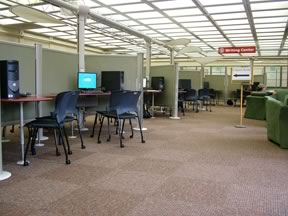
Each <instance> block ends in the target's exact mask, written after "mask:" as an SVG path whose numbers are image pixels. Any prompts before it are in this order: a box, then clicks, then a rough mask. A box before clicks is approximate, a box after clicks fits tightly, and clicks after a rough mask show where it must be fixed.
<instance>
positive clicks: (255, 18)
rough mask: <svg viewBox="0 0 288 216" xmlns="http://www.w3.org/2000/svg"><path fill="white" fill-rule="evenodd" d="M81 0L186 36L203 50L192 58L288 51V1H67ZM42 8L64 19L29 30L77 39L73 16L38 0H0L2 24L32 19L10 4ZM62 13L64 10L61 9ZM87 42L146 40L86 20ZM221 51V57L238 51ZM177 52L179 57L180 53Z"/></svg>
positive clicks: (136, 48)
mask: <svg viewBox="0 0 288 216" xmlns="http://www.w3.org/2000/svg"><path fill="white" fill-rule="evenodd" d="M66 2H69V3H71V4H76V3H78V4H79V3H80V4H83V5H86V6H89V7H90V10H92V11H94V12H96V13H99V14H101V15H102V16H104V17H106V18H108V19H112V20H114V21H116V22H119V23H121V24H123V25H126V26H128V27H129V28H131V29H134V30H137V31H139V32H141V33H143V34H145V35H147V36H149V37H151V38H155V39H157V40H159V41H163V42H168V41H171V40H173V39H179V38H188V39H190V40H191V43H190V44H189V46H196V47H200V48H201V49H202V52H200V53H189V55H190V56H191V57H205V56H219V54H218V53H217V51H218V48H219V47H230V46H256V48H257V52H256V53H253V54H240V55H241V56H258V57H265V56H266V57H279V56H280V57H281V56H282V57H283V56H287V54H288V43H287V42H286V41H287V33H288V24H287V19H288V0H287V1H285V0H221V1H215V0H165V1H163V0H81V1H75V0H67V1H66ZM18 4H21V5H26V6H29V7H31V8H34V9H37V10H40V11H43V12H45V13H47V14H49V15H51V16H53V17H55V18H56V19H59V20H61V21H63V24H44V23H36V24H37V25H34V26H33V28H25V29H22V30H24V31H27V32H34V33H37V34H43V35H46V36H49V37H55V38H60V39H64V40H68V41H71V42H75V43H76V42H77V38H76V35H77V18H76V16H75V15H73V14H70V15H69V14H68V15H67V13H66V14H64V13H63V9H61V8H59V7H57V6H53V5H51V4H49V3H47V2H45V1H40V0H1V1H0V25H3V26H7V27H13V26H14V27H15V26H17V27H19V26H27V25H24V24H27V23H31V21H29V20H25V19H24V18H22V17H18V16H15V15H14V14H13V13H11V12H10V11H9V8H10V7H11V6H13V5H18ZM64 12H65V11H64ZM85 45H86V46H90V47H95V48H100V49H103V50H105V51H107V52H114V53H125V54H135V53H137V52H144V53H145V41H144V40H143V39H141V38H137V37H135V36H133V35H129V34H128V33H125V32H121V31H119V30H117V29H113V28H110V27H109V26H106V25H104V24H101V23H98V22H96V21H95V20H92V19H89V18H88V19H87V23H86V27H85ZM152 55H153V56H152V57H159V58H162V57H166V58H167V57H168V56H169V51H168V50H167V49H166V48H164V47H162V46H159V45H156V44H152ZM240 55H239V54H224V55H223V56H229V57H230V56H235V57H236V56H240ZM180 57H181V56H180Z"/></svg>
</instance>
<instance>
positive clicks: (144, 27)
mask: <svg viewBox="0 0 288 216" xmlns="http://www.w3.org/2000/svg"><path fill="white" fill-rule="evenodd" d="M132 28H133V29H137V30H139V31H142V30H146V29H149V28H147V27H146V26H142V25H138V26H133V27H132Z"/></svg>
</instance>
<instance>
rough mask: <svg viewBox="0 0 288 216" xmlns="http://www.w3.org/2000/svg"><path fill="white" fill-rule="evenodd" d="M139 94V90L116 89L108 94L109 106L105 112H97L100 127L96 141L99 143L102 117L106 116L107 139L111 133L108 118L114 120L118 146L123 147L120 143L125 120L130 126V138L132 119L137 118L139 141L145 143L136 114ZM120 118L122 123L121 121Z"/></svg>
mask: <svg viewBox="0 0 288 216" xmlns="http://www.w3.org/2000/svg"><path fill="white" fill-rule="evenodd" d="M140 95H141V92H140V91H127V90H123V91H116V92H112V93H111V96H110V103H109V107H108V108H107V111H105V112H99V114H100V115H101V123H100V129H99V133H98V143H101V140H100V136H101V131H102V127H103V122H104V118H107V123H108V136H109V137H108V139H107V141H110V139H111V134H110V119H114V120H116V121H115V122H116V123H117V124H116V127H117V130H118V135H119V140H120V147H121V148H123V147H124V145H123V143H122V139H123V129H124V125H125V120H126V119H128V120H129V124H130V128H131V132H132V134H131V136H130V138H133V136H134V133H133V128H132V123H131V120H132V119H137V121H138V124H139V129H140V134H141V142H142V143H145V140H144V139H143V132H142V126H141V122H140V118H139V114H138V107H137V104H138V100H139V97H140ZM120 120H122V125H121V121H120Z"/></svg>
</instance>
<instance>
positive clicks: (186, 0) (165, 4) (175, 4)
mask: <svg viewBox="0 0 288 216" xmlns="http://www.w3.org/2000/svg"><path fill="white" fill-rule="evenodd" d="M153 4H154V5H155V6H156V7H158V8H160V9H162V10H163V9H175V8H179V7H181V8H187V7H194V6H195V4H194V3H193V2H192V1H191V0H177V1H161V2H155V3H153Z"/></svg>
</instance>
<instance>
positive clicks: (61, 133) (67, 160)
mask: <svg viewBox="0 0 288 216" xmlns="http://www.w3.org/2000/svg"><path fill="white" fill-rule="evenodd" d="M58 130H59V134H60V136H61V137H62V139H63V136H64V134H63V131H62V128H61V127H59V128H58ZM62 145H63V149H64V152H65V160H66V164H70V163H71V161H70V160H69V159H68V154H67V150H66V146H65V143H64V142H63V143H62Z"/></svg>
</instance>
